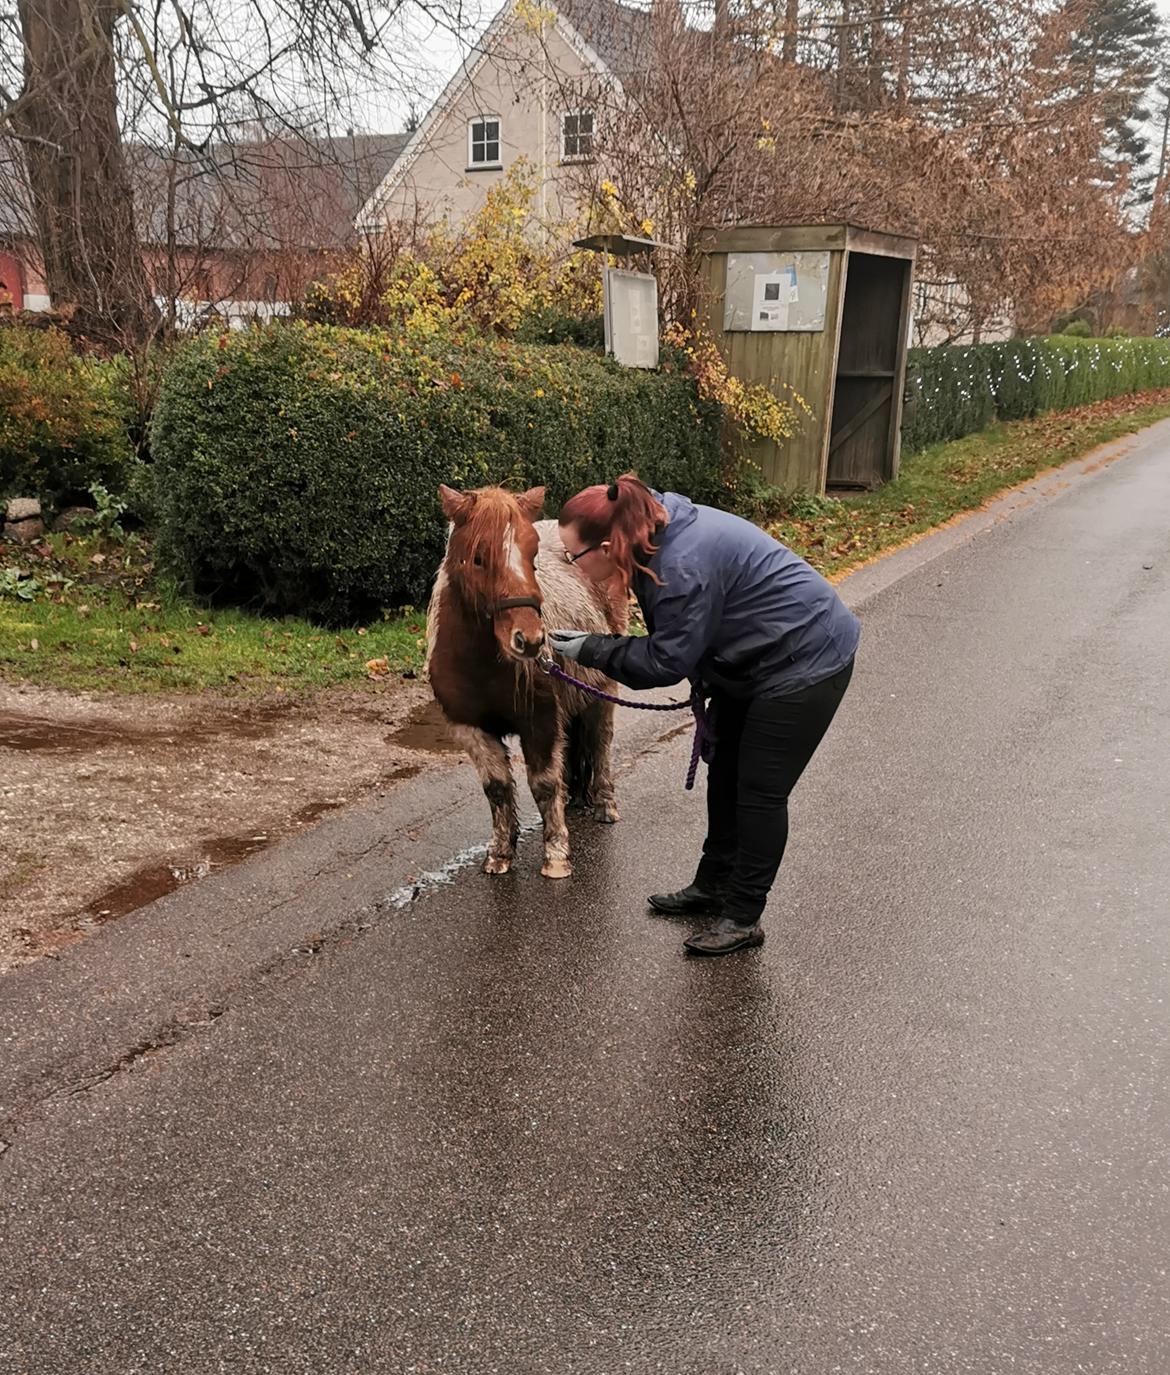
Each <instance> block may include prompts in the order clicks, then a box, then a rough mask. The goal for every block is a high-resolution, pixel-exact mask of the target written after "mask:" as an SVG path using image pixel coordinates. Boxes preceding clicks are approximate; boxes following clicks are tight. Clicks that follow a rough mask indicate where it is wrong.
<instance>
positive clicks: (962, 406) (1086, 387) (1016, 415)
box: [902, 335, 1170, 453]
mask: <svg viewBox="0 0 1170 1375" xmlns="http://www.w3.org/2000/svg"><path fill="white" fill-rule="evenodd" d="M906 382H907V391H908V393H909V396H910V400H911V402H912V404H911V405H909V406H908V407H907V419H906V423H905V424H904V426H903V431H902V449H903V452H905V453H913V452H915V451H916V450H918V449H924V448H926V446H927V445H928V444H937V443H940V442H942V441H945V440H948V439H960V438H962V436H963V435H966V434H973V433H974V432H975V431H976V430H982V429H985V428H986V427H987V426H988V425H990V424H992V423H993V422H995V421H997V420H1023V419H1026V418H1027V417H1029V416H1033V415H1040V414H1041V413H1043V412H1045V411H1061V410H1068V409H1070V408H1071V407H1073V406H1084V405H1088V404H1090V403H1091V402H1094V401H1106V400H1108V399H1109V398H1110V397H1114V396H1127V395H1130V394H1131V393H1133V392H1141V391H1151V390H1154V389H1155V388H1158V387H1167V386H1170V340H1162V339H1089V340H1081V339H1077V338H1071V337H1069V336H1068V335H1057V336H1052V337H1050V338H1047V339H1012V340H1009V341H1008V342H1006V343H1002V344H972V345H967V346H960V347H954V346H948V347H943V348H935V349H911V350H910V354H909V359H908V362H907V369H906Z"/></svg>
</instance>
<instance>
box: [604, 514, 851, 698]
mask: <svg viewBox="0 0 1170 1375" xmlns="http://www.w3.org/2000/svg"><path fill="white" fill-rule="evenodd" d="M659 500H661V501H662V503H663V505H664V506H665V507H666V509H667V511H669V513H670V523H669V524H668V525H667V527H666V529H665V530H663V531H662V532H661V534H660V535H659V536H658V551H657V553H655V554H654V555H652V557H651V558H650V561H649V564H648V567H649V568H651V569H652V570H653V571H654V572H655V573H656V574H657V575H658V577H659V578H660V579H661V580H662V586H661V587H660V586H658V584H657V583H655V582H654V581H653V579H651V578H648V577H647V576H646V575H645V574H644V573H636V574H635V575H634V584H633V590H634V594H635V596H636V597H637V598H638V604H639V606H640V607H641V608H642V614H643V616H644V617H645V620H646V629H647V630H648V631H649V632H650V633H649V634H648V635H646V636H632V635H590V636H589V637H588V638H587V639H586V641H585V642H584V644H583V645H582V648H581V656H580V659H581V663H582V664H584V665H585V666H586V667H588V668H599V669H601V670H602V671H603V672H604V673H607V674H608V675H609V676H610V677H611V678H616V679H617V681H618V682H619V683H625V684H626V685H627V686H628V687H632V688H650V687H665V686H668V685H669V684H672V683H677V682H680V681H681V680H682V679H684V678H689V679H691V680H692V681H693V682H698V683H701V684H703V685H704V686H705V687H717V688H721V689H722V690H723V691H725V692H728V693H730V694H731V695H732V696H736V697H785V696H789V695H791V694H793V693H796V692H800V691H801V690H802V689H804V688H807V687H812V686H813V684H815V683H819V682H821V681H822V680H823V679H825V678H831V677H832V676H833V674H834V673H838V672H840V670H841V669H843V668H844V667H845V666H846V664H848V663H849V662H850V661H851V660H852V658H853V656H854V654H855V652H856V650H857V642H858V639H859V638H860V636H861V626H860V624H859V623H858V620H857V617H856V616H854V614H853V613H852V612H851V611H850V610H849V609H848V607H846V605H845V604H844V602H842V601H841V599H840V597H838V596H837V594H836V592H834V591H833V589H832V587H830V585H829V584H828V583H827V582H826V581H825V579H824V578H822V577H821V575H820V574H819V573H818V572H816V570H815V569H813V568H810V567H809V565H808V564H807V563H805V561H804V560H803V559H802V558H799V557H798V556H797V555H796V554H794V553H793V552H792V550H791V549H788V548H786V547H785V546H784V545H783V544H781V543H780V542H779V541H778V540H774V539H773V538H772V537H771V536H770V535H766V534H765V533H764V532H763V531H762V530H761V529H760V528H759V527H758V526H755V525H752V524H751V523H750V522H748V521H746V520H742V519H741V518H740V517H739V516H733V515H729V514H728V513H727V512H726V511H717V510H715V509H714V508H713V507H710V506H696V505H695V504H694V502H692V501H689V500H688V499H687V498H686V497H684V496H679V495H677V494H676V493H674V492H667V493H666V494H665V495H660V496H659Z"/></svg>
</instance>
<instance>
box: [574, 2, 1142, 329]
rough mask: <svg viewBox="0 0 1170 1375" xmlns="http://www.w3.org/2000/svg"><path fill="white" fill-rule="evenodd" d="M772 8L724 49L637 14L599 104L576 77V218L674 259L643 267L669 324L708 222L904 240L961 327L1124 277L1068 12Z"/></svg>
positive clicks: (688, 306)
mask: <svg viewBox="0 0 1170 1375" xmlns="http://www.w3.org/2000/svg"><path fill="white" fill-rule="evenodd" d="M792 16H793V10H792V7H791V6H790V5H789V4H788V3H787V0H776V3H775V5H773V6H769V7H767V8H763V7H752V6H747V5H739V6H736V7H735V8H734V9H733V10H732V11H731V14H730V16H729V20H728V24H729V30H730V33H731V34H732V35H733V40H732V41H731V42H730V43H729V44H728V43H720V42H718V41H717V39H716V36H715V35H714V34H713V33H711V32H709V31H703V30H696V29H694V28H692V27H689V26H687V25H685V24H684V23H683V22H682V18H681V15H680V12H679V10H678V8H677V7H674V8H673V9H670V8H668V7H667V6H665V5H662V6H660V7H659V8H658V9H657V10H656V12H655V19H654V22H653V23H652V24H651V25H649V26H648V27H647V29H646V30H645V38H644V42H645V44H646V45H647V51H646V52H645V54H644V56H643V58H642V60H641V61H638V62H636V63H631V64H630V70H629V71H628V72H626V73H623V77H622V89H621V92H620V95H619V94H615V92H614V91H613V89H612V88H611V87H608V86H607V85H606V84H605V83H594V84H593V86H592V89H591V90H590V91H589V93H588V98H589V99H590V100H591V101H592V102H594V103H595V104H596V105H597V107H598V109H599V111H600V114H599V119H598V131H599V134H598V136H599V158H598V162H597V163H596V164H595V165H593V166H587V167H583V168H579V169H576V175H577V177H578V182H579V192H580V194H581V196H582V197H583V199H584V200H585V201H586V202H587V203H590V204H592V205H593V207H594V213H595V216H596V217H599V218H600V219H607V218H608V219H609V220H610V221H612V222H614V223H617V222H621V224H622V227H623V228H627V229H632V228H636V227H637V226H638V225H639V224H640V223H642V222H643V221H649V222H652V223H653V225H654V229H655V236H656V237H660V238H664V239H667V240H669V241H671V242H673V243H675V244H676V245H678V246H679V247H680V248H681V249H682V250H683V252H682V254H681V255H679V256H678V257H673V256H670V257H667V258H665V259H664V261H663V262H662V263H661V264H660V272H661V273H662V275H663V276H664V277H665V281H666V290H665V291H664V299H665V301H666V303H667V307H668V309H670V310H671V311H673V312H674V313H675V314H676V315H678V316H685V315H689V312H690V311H691V310H692V309H696V308H697V306H698V304H699V303H698V299H697V292H698V277H697V274H696V272H695V250H696V248H697V246H698V244H699V241H700V239H701V236H702V234H703V231H704V230H705V229H706V228H708V227H711V226H718V225H720V224H724V223H729V222H735V221H740V222H768V223H786V222H787V223H791V222H799V221H840V220H852V221H854V222H858V223H862V224H867V225H870V226H872V227H874V228H881V229H888V230H893V231H896V232H903V233H907V234H911V235H914V236H916V237H918V238H919V239H920V241H921V242H922V244H923V246H924V267H925V272H926V276H927V278H928V279H932V280H937V281H938V282H940V283H943V284H951V283H953V284H957V286H958V287H959V288H960V290H959V291H958V292H957V293H955V292H951V300H950V302H949V305H948V309H949V310H951V311H952V313H953V312H954V311H955V309H956V307H957V306H960V307H961V310H960V315H961V317H962V322H963V326H964V328H965V329H967V330H969V331H973V332H975V333H976V334H978V332H979V331H980V330H981V329H982V328H984V327H985V326H986V325H987V323H988V322H990V321H992V320H994V319H995V318H997V317H998V316H1002V315H1003V313H1004V312H1005V310H1008V309H1010V310H1012V311H1014V312H1015V313H1016V314H1017V315H1018V316H1019V318H1020V323H1021V324H1022V325H1024V326H1025V327H1029V328H1040V327H1043V326H1044V324H1045V321H1046V319H1047V318H1048V316H1050V315H1051V314H1052V313H1053V312H1054V311H1056V310H1059V309H1061V308H1062V306H1063V305H1064V304H1065V303H1066V302H1067V301H1068V299H1070V298H1072V297H1075V296H1076V295H1077V294H1078V293H1083V292H1084V291H1086V290H1088V289H1091V287H1093V286H1094V285H1099V284H1101V283H1102V282H1104V281H1107V280H1109V279H1110V278H1111V277H1113V276H1116V275H1117V274H1118V273H1120V272H1121V271H1122V270H1124V268H1125V267H1126V265H1127V263H1128V261H1129V258H1130V255H1131V235H1130V233H1129V227H1128V225H1127V223H1126V221H1125V217H1124V213H1123V208H1122V194H1121V190H1122V188H1121V187H1120V186H1119V185H1118V183H1117V180H1116V178H1113V177H1110V176H1108V175H1106V168H1105V158H1106V156H1107V150H1106V146H1105V139H1104V129H1105V120H1106V117H1107V112H1108V104H1109V97H1108V93H1107V92H1104V91H1100V90H1097V91H1093V92H1086V88H1085V84H1084V82H1083V80H1082V79H1081V76H1082V74H1081V73H1080V72H1079V70H1078V67H1077V61H1078V59H1077V55H1076V52H1075V49H1074V46H1073V43H1072V35H1073V33H1074V32H1075V24H1076V19H1077V16H1076V12H1075V10H1074V9H1072V8H1071V7H1068V6H1066V7H1064V8H1062V9H1061V10H1059V11H1056V10H1054V9H1053V8H1052V7H1051V6H1049V5H1046V4H1040V3H1034V2H1033V3H1028V0H1024V3H1019V0H986V3H981V4H979V5H972V4H970V3H968V0H930V3H929V7H928V5H927V0H899V3H897V4H894V5H891V4H886V5H878V4H877V3H875V0H839V3H838V4H837V6H836V8H835V9H834V8H832V7H829V8H825V7H821V6H818V7H816V8H815V10H813V9H812V8H811V7H810V10H809V12H808V13H807V15H806V16H802V17H801V23H800V28H799V32H798V33H797V34H796V35H795V51H796V53H797V55H798V56H799V59H800V60H799V62H798V63H797V64H795V65H793V63H792V62H791V61H790V60H787V58H788V56H789V55H790V54H791V53H792V52H793V50H794V39H793V34H792V32H791V28H790V24H791V21H792Z"/></svg>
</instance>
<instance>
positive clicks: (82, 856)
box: [0, 681, 457, 971]
mask: <svg viewBox="0 0 1170 1375" xmlns="http://www.w3.org/2000/svg"><path fill="white" fill-rule="evenodd" d="M420 751H421V752H420ZM456 758H457V755H456V754H455V753H454V752H453V742H451V741H450V740H449V739H448V738H446V737H445V733H444V731H443V723H442V720H441V717H439V715H438V714H437V712H436V709H435V707H434V703H433V702H432V701H431V698H430V692H429V689H427V688H426V687H425V686H424V685H423V684H420V683H417V682H407V681H395V682H390V683H387V684H385V685H383V686H381V687H380V689H379V690H378V691H376V692H369V693H366V692H342V691H334V692H330V693H325V694H320V695H316V696H312V697H306V698H296V697H291V696H289V697H285V696H284V695H272V696H268V697H265V698H262V699H243V698H232V697H228V696H224V695H218V694H204V695H201V696H198V697H173V698H165V697H154V698H142V697H113V696H105V695H97V694H75V693H65V692H59V691H57V690H55V689H50V688H41V687H32V686H18V685H13V684H7V683H2V682H0V838H2V839H0V971H3V970H6V969H9V968H12V967H13V966H15V965H17V964H21V963H23V962H25V961H27V960H29V959H34V958H36V957H37V956H39V955H46V954H53V953H54V952H56V951H58V950H60V949H61V948H63V947H64V946H66V945H69V944H72V943H73V942H74V941H76V940H80V939H82V938H83V937H84V936H85V935H86V933H87V932H89V931H92V930H94V929H95V928H96V927H98V926H100V925H102V924H103V923H105V922H109V921H114V920H116V919H117V918H118V917H120V916H124V915H125V914H126V913H127V912H130V911H133V910H134V909H135V908H137V907H141V906H143V905H144V904H146V903H148V902H152V901H154V899H155V898H158V897H161V896H162V895H163V894H164V893H168V892H170V891H172V890H173V889H175V888H177V887H179V886H181V885H182V884H185V883H192V882H197V881H198V880H199V879H201V878H204V877H206V876H207V875H208V874H210V873H214V872H216V871H217V870H219V869H222V868H224V867H225V866H227V865H230V864H235V863H238V862H239V861H240V860H241V859H244V858H246V857H247V856H248V855H250V854H253V853H255V852H256V851H257V850H260V849H263V848H265V847H266V846H268V845H271V844H273V843H275V842H276V841H277V840H279V839H281V838H282V837H283V836H286V835H289V834H291V833H293V832H295V831H297V830H300V829H303V828H304V827H306V826H309V825H312V824H313V822H314V821H316V820H317V819H318V818H319V817H320V816H321V815H322V814H323V813H325V812H327V811H329V810H331V809H333V808H335V807H340V806H342V805H344V804H345V803H347V802H351V801H353V800H354V799H355V798H358V797H360V796H362V795H363V794H364V793H368V792H369V791H371V790H372V789H375V788H380V787H388V786H393V784H394V783H396V782H399V781H401V780H402V779H404V778H407V777H410V776H412V775H414V774H416V773H418V772H419V771H420V770H421V769H422V768H424V767H444V766H450V765H451V764H452V763H453V762H454V761H455V760H456Z"/></svg>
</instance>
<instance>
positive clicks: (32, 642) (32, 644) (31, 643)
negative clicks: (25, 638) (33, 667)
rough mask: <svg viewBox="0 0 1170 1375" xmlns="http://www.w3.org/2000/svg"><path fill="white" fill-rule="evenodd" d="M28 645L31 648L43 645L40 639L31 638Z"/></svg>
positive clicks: (38, 647)
mask: <svg viewBox="0 0 1170 1375" xmlns="http://www.w3.org/2000/svg"><path fill="white" fill-rule="evenodd" d="M28 647H29V649H40V647H41V642H40V640H30V641H29V642H28Z"/></svg>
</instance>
